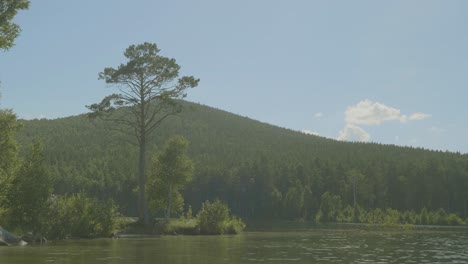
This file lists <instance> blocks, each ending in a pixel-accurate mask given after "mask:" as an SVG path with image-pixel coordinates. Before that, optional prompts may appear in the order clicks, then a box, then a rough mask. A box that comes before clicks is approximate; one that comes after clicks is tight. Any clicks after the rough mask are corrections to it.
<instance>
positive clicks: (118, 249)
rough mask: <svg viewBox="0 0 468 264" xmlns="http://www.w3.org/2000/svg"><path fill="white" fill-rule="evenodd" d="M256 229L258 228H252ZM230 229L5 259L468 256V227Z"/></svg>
mask: <svg viewBox="0 0 468 264" xmlns="http://www.w3.org/2000/svg"><path fill="white" fill-rule="evenodd" d="M251 230H252V228H251ZM255 230H256V231H255V232H252V231H249V232H245V233H243V234H241V235H235V236H233V235H228V236H161V237H147V238H141V237H140V238H120V239H92V240H70V241H60V242H53V243H49V244H47V245H44V246H25V247H0V263H2V264H3V263H7V264H20V263H21V264H24V263H35V264H36V263H70V264H73V263H86V264H92V263H135V264H149V263H152V264H153V263H200V264H201V263H351V262H353V263H437V262H438V263H468V229H466V228H459V229H447V228H437V229H433V228H431V229H417V230H403V229H376V228H374V229H373V228H369V227H363V226H352V225H350V226H333V227H330V226H327V227H306V226H304V225H300V226H299V227H297V228H294V227H293V225H291V226H289V227H283V228H280V229H275V228H272V227H269V226H264V227H262V226H261V225H257V226H256V227H255Z"/></svg>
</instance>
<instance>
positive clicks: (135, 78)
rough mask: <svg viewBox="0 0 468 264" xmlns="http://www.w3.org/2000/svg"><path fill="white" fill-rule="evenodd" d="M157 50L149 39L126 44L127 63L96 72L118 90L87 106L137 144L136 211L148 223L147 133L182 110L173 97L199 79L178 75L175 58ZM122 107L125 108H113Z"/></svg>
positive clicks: (182, 92) (180, 93)
mask: <svg viewBox="0 0 468 264" xmlns="http://www.w3.org/2000/svg"><path fill="white" fill-rule="evenodd" d="M159 51H160V50H159V49H158V47H157V45H156V44H154V43H148V42H145V43H143V44H139V45H131V46H130V47H128V48H127V49H126V50H125V52H124V56H125V58H127V62H126V63H123V64H120V65H119V66H118V67H117V68H105V69H104V71H103V72H101V73H99V78H100V79H103V80H104V81H105V82H106V83H107V84H110V85H111V86H114V87H116V88H117V89H118V91H119V93H114V94H111V95H109V96H107V97H105V98H104V99H103V100H102V101H101V102H100V103H97V104H92V105H90V106H88V108H89V109H90V110H91V111H92V112H91V113H90V114H89V116H90V117H92V118H95V117H101V118H103V119H105V120H108V121H113V122H114V123H115V126H114V127H113V129H116V130H118V131H120V132H123V133H124V134H127V135H131V136H132V138H133V139H134V140H135V141H136V142H135V141H133V143H136V145H138V148H139V159H138V188H139V199H138V208H139V210H138V211H139V218H140V220H141V221H143V222H144V223H145V224H148V223H149V220H148V207H147V202H146V195H145V193H146V192H145V185H146V174H145V170H146V153H147V144H148V142H149V141H150V140H151V138H150V135H151V133H152V132H153V131H154V130H155V129H156V127H158V126H159V125H160V124H161V123H162V121H164V120H165V119H166V118H167V117H168V116H171V115H174V114H177V113H179V112H180V111H181V107H180V105H179V104H178V101H177V100H175V99H181V98H184V97H185V96H186V90H187V89H189V88H193V87H196V86H197V85H198V82H199V80H198V79H195V78H194V77H193V76H183V77H181V78H178V79H177V77H178V76H179V70H180V66H179V65H178V64H177V63H176V60H175V59H172V58H167V57H164V56H161V55H159ZM122 107H125V108H126V110H127V111H120V112H117V111H115V110H117V109H119V108H122Z"/></svg>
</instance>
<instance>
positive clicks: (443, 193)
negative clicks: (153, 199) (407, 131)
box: [18, 102, 468, 219]
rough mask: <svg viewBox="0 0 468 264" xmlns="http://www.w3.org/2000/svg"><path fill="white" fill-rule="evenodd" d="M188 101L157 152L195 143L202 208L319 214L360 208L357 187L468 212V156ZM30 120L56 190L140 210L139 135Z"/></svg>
mask: <svg viewBox="0 0 468 264" xmlns="http://www.w3.org/2000/svg"><path fill="white" fill-rule="evenodd" d="M183 106H184V111H183V112H182V114H180V115H178V116H174V117H170V118H169V119H167V120H165V122H164V123H163V124H162V125H161V126H160V127H159V128H158V129H157V130H156V132H155V133H154V138H153V141H152V144H153V145H152V146H151V147H150V148H149V150H150V152H152V153H155V151H157V146H162V144H163V142H164V141H165V140H167V139H168V138H169V137H171V136H172V135H175V134H178V135H182V136H184V137H186V138H187V139H188V140H189V141H190V147H189V154H190V157H191V158H192V159H193V160H194V161H195V171H196V172H195V176H194V179H193V181H192V182H191V183H190V184H189V186H188V187H187V188H186V190H185V191H184V192H183V193H184V196H185V199H186V204H189V205H192V207H194V209H195V210H196V209H197V208H198V206H199V205H200V204H201V202H202V201H204V200H206V199H213V198H216V197H219V198H220V199H222V200H224V201H226V202H227V203H228V204H229V205H230V207H231V208H232V210H233V211H234V213H236V214H238V215H241V216H244V217H279V218H291V219H294V218H311V217H313V215H314V214H315V213H316V212H317V210H318V208H319V206H320V200H321V197H322V195H323V194H324V193H325V192H329V193H332V194H335V195H338V196H340V197H341V201H342V204H343V205H353V203H354V193H355V194H356V202H357V204H359V205H360V206H362V207H364V208H388V207H391V208H394V209H399V210H420V209H421V208H423V207H427V208H428V209H432V210H436V209H438V208H444V209H445V210H446V211H450V212H456V213H458V214H459V215H461V216H466V206H467V202H468V191H467V190H468V157H467V156H466V155H460V154H456V153H447V152H440V151H429V150H424V149H416V148H408V147H397V146H389V145H381V144H364V143H349V142H339V141H335V140H331V139H326V138H322V137H317V136H313V135H306V134H303V133H300V132H296V131H291V130H288V129H284V128H279V127H275V126H272V125H268V124H265V123H261V122H258V121H255V120H252V119H249V118H245V117H241V116H238V115H234V114H231V113H228V112H225V111H221V110H217V109H214V108H211V107H207V106H203V105H198V104H194V103H189V102H183ZM23 124H24V128H23V130H22V131H21V132H20V133H19V135H18V140H19V142H20V143H21V144H22V145H23V146H25V145H27V144H29V143H30V142H32V141H33V139H35V138H36V139H37V138H39V139H41V140H42V141H43V143H44V146H45V149H44V152H45V156H46V164H47V168H48V171H49V172H50V173H51V174H52V175H53V177H54V178H55V182H56V185H55V192H56V193H58V194H65V193H76V192H85V193H87V194H89V195H92V196H95V197H98V198H100V199H108V198H112V199H114V200H115V201H116V202H117V204H118V205H119V206H120V208H121V210H122V212H123V213H125V214H133V213H134V212H135V208H134V205H135V204H136V202H135V201H136V198H137V193H136V190H135V188H136V186H137V184H136V176H135V174H136V166H137V148H136V147H135V146H133V145H132V144H131V143H130V142H127V141H129V140H131V138H130V137H125V136H122V134H121V133H119V132H117V131H114V130H112V128H113V124H112V123H108V122H103V121H99V120H95V121H93V122H91V121H89V120H88V119H87V117H86V115H79V116H73V117H67V118H61V119H55V120H45V119H42V120H31V121H23ZM353 187H354V188H353ZM353 190H355V192H353Z"/></svg>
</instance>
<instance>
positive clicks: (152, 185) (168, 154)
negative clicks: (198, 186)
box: [148, 136, 194, 218]
mask: <svg viewBox="0 0 468 264" xmlns="http://www.w3.org/2000/svg"><path fill="white" fill-rule="evenodd" d="M188 144H189V142H188V141H187V140H186V139H185V138H183V137H181V136H175V137H173V138H171V139H169V140H168V142H167V143H166V146H165V148H164V150H163V152H162V153H161V154H160V155H159V156H157V157H156V158H155V159H154V164H153V168H152V169H153V170H152V172H151V174H150V180H149V181H148V192H149V195H148V197H149V198H150V197H151V198H152V200H160V201H162V204H165V206H164V207H165V209H166V218H169V217H170V216H171V213H172V212H173V211H180V210H181V209H182V208H181V205H183V198H182V196H181V195H180V192H179V191H180V190H181V189H182V188H183V187H184V186H185V185H186V184H187V183H188V182H190V180H191V179H192V175H193V171H194V166H193V162H192V160H190V158H189V157H188V156H187V148H188ZM161 187H162V188H163V189H165V190H161ZM158 189H159V190H158ZM164 194H166V196H165V197H164ZM174 196H175V197H177V198H178V199H177V200H176V201H180V200H182V204H181V203H180V202H179V203H178V204H179V206H178V207H175V208H174V206H173V205H174V203H173V198H174ZM160 203H161V202H160ZM174 209H177V210H174Z"/></svg>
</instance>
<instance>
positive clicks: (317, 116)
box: [314, 112, 323, 118]
mask: <svg viewBox="0 0 468 264" xmlns="http://www.w3.org/2000/svg"><path fill="white" fill-rule="evenodd" d="M322 116H323V113H322V112H318V113H315V115H314V117H315V118H322Z"/></svg>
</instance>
